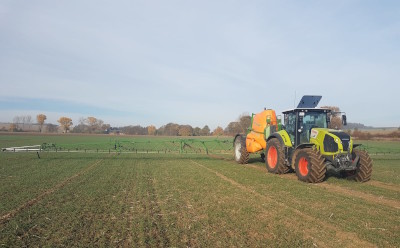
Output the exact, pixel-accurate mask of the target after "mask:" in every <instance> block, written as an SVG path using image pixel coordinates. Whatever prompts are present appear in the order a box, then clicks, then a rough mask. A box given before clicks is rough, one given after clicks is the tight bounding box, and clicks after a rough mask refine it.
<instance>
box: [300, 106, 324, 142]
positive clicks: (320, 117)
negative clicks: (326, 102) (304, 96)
mask: <svg viewBox="0 0 400 248" xmlns="http://www.w3.org/2000/svg"><path fill="white" fill-rule="evenodd" d="M300 120H301V119H300ZM299 124H300V126H301V130H302V132H301V134H300V143H301V144H303V143H307V142H309V141H310V134H311V129H312V128H316V127H317V128H318V127H319V128H327V127H328V123H327V122H326V113H324V112H322V113H321V112H306V113H304V116H303V122H301V121H300V123H299Z"/></svg>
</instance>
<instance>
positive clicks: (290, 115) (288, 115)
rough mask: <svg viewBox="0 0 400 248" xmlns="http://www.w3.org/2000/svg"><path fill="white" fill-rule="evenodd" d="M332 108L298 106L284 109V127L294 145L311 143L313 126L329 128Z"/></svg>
mask: <svg viewBox="0 0 400 248" xmlns="http://www.w3.org/2000/svg"><path fill="white" fill-rule="evenodd" d="M330 112H331V110H330V109H313V108H296V109H292V110H287V111H284V112H283V114H284V123H285V124H284V125H285V126H284V127H285V130H286V132H287V133H288V134H289V137H290V140H291V142H292V145H293V146H294V147H296V146H298V145H300V144H304V143H310V136H311V130H312V129H313V128H328V124H329V114H330Z"/></svg>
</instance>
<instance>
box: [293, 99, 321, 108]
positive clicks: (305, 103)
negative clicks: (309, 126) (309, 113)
mask: <svg viewBox="0 0 400 248" xmlns="http://www.w3.org/2000/svg"><path fill="white" fill-rule="evenodd" d="M321 98H322V96H303V97H302V98H301V100H300V102H299V105H297V108H315V107H317V105H318V103H319V101H321Z"/></svg>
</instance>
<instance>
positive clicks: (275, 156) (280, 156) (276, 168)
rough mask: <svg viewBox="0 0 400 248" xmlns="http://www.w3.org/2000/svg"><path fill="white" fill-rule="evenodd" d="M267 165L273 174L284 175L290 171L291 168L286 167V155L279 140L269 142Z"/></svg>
mask: <svg viewBox="0 0 400 248" xmlns="http://www.w3.org/2000/svg"><path fill="white" fill-rule="evenodd" d="M265 165H266V166H267V170H268V171H269V172H271V173H275V174H284V173H287V172H288V171H289V169H290V168H289V167H288V166H287V165H285V153H284V151H283V147H282V144H281V143H280V142H279V140H277V139H271V140H269V141H268V142H267V148H266V149H265Z"/></svg>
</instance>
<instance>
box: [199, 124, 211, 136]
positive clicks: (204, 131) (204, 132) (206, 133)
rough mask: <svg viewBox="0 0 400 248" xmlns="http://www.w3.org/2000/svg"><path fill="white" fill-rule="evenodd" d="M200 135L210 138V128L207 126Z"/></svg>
mask: <svg viewBox="0 0 400 248" xmlns="http://www.w3.org/2000/svg"><path fill="white" fill-rule="evenodd" d="M200 134H201V135H203V136H208V135H210V128H209V127H208V126H207V125H205V126H204V127H203V128H202V129H201V132H200Z"/></svg>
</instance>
